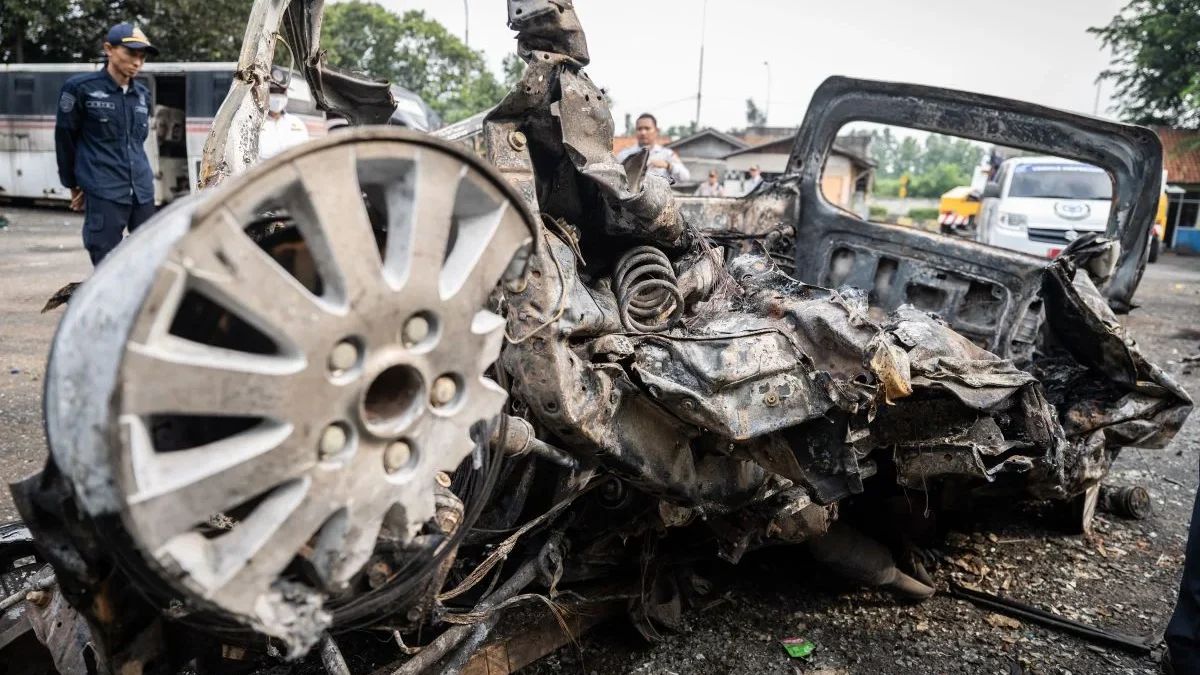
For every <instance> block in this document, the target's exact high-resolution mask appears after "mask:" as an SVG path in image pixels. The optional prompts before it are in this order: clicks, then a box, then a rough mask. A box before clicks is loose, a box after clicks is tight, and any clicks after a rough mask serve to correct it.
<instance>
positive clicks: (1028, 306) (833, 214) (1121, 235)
mask: <svg viewBox="0 0 1200 675" xmlns="http://www.w3.org/2000/svg"><path fill="white" fill-rule="evenodd" d="M851 122H874V123H878V124H889V125H895V126H900V127H907V128H911V129H917V130H922V131H929V132H935V133H942V134H947V135H952V136H958V137H962V138H967V139H971V140H976V141H982V142H987V143H993V144H997V145H1002V146H1008V147H1013V148H1020V149H1023V150H1029V151H1032V152H1039V153H1044V154H1048V155H1053V156H1058V157H1065V158H1069V159H1075V160H1079V161H1082V162H1086V163H1088V164H1093V165H1095V166H1099V167H1101V168H1103V169H1105V170H1106V171H1108V172H1109V175H1110V176H1111V177H1112V178H1113V181H1114V190H1113V195H1114V196H1113V208H1112V209H1111V212H1110V216H1109V222H1108V229H1107V235H1108V236H1109V237H1110V238H1112V239H1115V240H1117V241H1119V242H1120V244H1121V255H1120V257H1119V259H1118V261H1117V264H1116V268H1115V270H1114V271H1113V274H1112V276H1111V279H1110V280H1109V282H1108V284H1107V286H1106V287H1105V289H1104V291H1105V294H1106V296H1107V298H1108V300H1109V303H1110V305H1111V306H1112V307H1113V309H1114V310H1116V311H1118V312H1126V311H1128V310H1129V309H1130V308H1132V306H1133V305H1132V298H1133V294H1134V291H1135V290H1136V289H1137V285H1138V282H1139V281H1140V280H1141V275H1142V272H1143V270H1144V269H1145V264H1146V255H1147V252H1148V241H1147V238H1148V236H1149V232H1150V228H1151V227H1152V224H1153V218H1154V211H1155V207H1156V201H1157V199H1158V191H1159V181H1160V180H1161V175H1162V161H1163V160H1162V145H1161V143H1160V142H1159V140H1158V137H1157V136H1155V134H1154V133H1153V132H1152V131H1150V130H1149V129H1146V128H1143V127H1135V126H1130V125H1125V124H1118V123H1115V122H1108V121H1105V120H1101V119H1096V118H1092V117H1087V116H1083V115H1077V114H1072V113H1068V112H1064V111H1061V110H1055V109H1053V108H1047V107H1044V106H1039V105H1034V104H1030V103H1024V102H1019V101H1013V100H1009V99H1003V98H998V97H994V96H985V95H981V94H973V93H968V92H962V91H955V90H950V89H942V88H937V87H928V86H922V85H912V84H902V83H893V82H879V81H872V80H859V79H852V78H846V77H831V78H829V79H827V80H825V82H824V83H822V84H821V86H820V87H818V89H817V91H816V92H815V93H814V95H813V98H812V102H811V103H810V105H809V108H808V113H807V114H806V115H805V118H804V122H803V124H802V125H801V127H800V131H799V133H798V134H797V136H796V141H795V143H794V145H793V147H792V152H791V156H790V157H789V159H788V170H787V171H788V174H789V175H795V176H799V184H800V185H799V189H800V199H799V200H798V205H797V210H796V213H795V223H796V270H797V276H798V278H800V279H801V280H803V281H805V282H808V283H816V284H829V283H830V282H831V281H837V280H836V279H831V271H832V264H833V256H834V253H835V252H836V251H838V250H840V249H839V247H840V246H841V247H850V249H849V250H857V251H859V252H861V251H863V250H864V248H865V249H866V252H867V253H868V258H871V257H873V258H874V259H875V262H876V264H877V265H878V264H879V263H880V262H881V261H882V258H883V257H886V258H889V259H891V260H892V261H893V262H892V264H895V261H897V260H907V261H908V262H909V263H914V264H911V265H909V268H910V269H909V272H911V273H913V274H915V275H916V276H918V277H919V276H922V275H924V276H926V277H929V278H928V281H930V282H931V283H933V284H935V285H936V284H937V283H938V280H939V279H941V280H945V279H946V274H947V273H949V274H950V275H952V277H953V278H957V279H960V280H961V279H967V280H975V281H977V282H978V283H980V284H982V286H981V288H989V287H990V292H991V295H995V296H997V298H996V299H997V300H998V301H1003V308H1002V309H1001V310H1000V314H1001V316H999V317H998V318H997V320H996V321H995V322H994V324H992V325H984V326H980V325H974V326H972V325H971V321H969V320H967V319H968V317H965V316H959V314H960V312H959V311H958V310H960V309H962V308H964V306H965V305H964V304H963V302H962V301H963V297H962V295H963V294H962V293H959V294H958V297H957V298H954V297H951V298H950V299H949V301H948V303H949V304H948V305H947V306H946V307H944V308H943V309H944V310H947V311H946V312H945V314H948V315H943V318H944V319H946V320H947V321H948V322H949V323H950V324H951V325H953V326H954V327H955V328H957V329H959V330H960V331H962V332H964V333H965V334H968V335H971V336H972V337H976V338H977V339H978V338H983V337H984V336H983V335H981V334H980V333H989V332H990V333H991V336H990V344H988V345H986V346H988V348H989V349H991V350H992V351H994V352H996V353H998V354H1000V355H1003V356H1010V355H1012V356H1015V354H1013V353H1012V352H1013V351H1014V349H1015V342H1014V340H1016V341H1019V342H1022V343H1024V342H1025V341H1026V340H1027V339H1029V337H1030V336H1029V335H1028V333H1029V332H1030V330H1031V329H1032V330H1036V321H1035V320H1034V317H1033V316H1032V315H1033V314H1034V313H1035V310H1036V307H1037V302H1038V301H1037V292H1038V289H1039V288H1040V276H1041V275H1040V274H1039V273H1038V272H1039V270H1040V269H1041V268H1043V267H1044V266H1045V265H1046V261H1044V260H1041V259H1038V258H1035V257H1033V256H1028V255H1025V254H1022V253H1017V252H1014V251H1008V250H1004V249H999V248H993V247H989V246H985V245H983V244H979V243H977V242H974V241H968V240H964V239H957V238H951V237H946V236H943V235H940V234H934V233H930V232H925V231H921V230H916V229H912V228H906V227H901V226H896V225H887V224H880V223H871V222H867V221H865V220H862V219H860V218H858V217H857V216H855V215H853V214H850V213H848V212H846V211H844V210H842V209H840V208H838V207H836V206H834V205H833V204H831V203H829V202H828V201H827V200H826V199H825V197H824V195H823V194H822V193H821V189H820V186H821V174H822V172H823V170H824V164H825V160H826V158H827V156H828V154H829V151H830V149H831V147H832V145H833V142H834V139H835V138H836V137H837V134H838V132H839V131H840V130H841V129H842V127H843V126H845V125H846V124H848V123H851ZM851 258H853V255H851ZM866 262H867V263H868V265H867V266H868V267H874V266H871V265H869V261H866ZM851 264H852V265H853V264H854V263H853V262H852V263H851ZM899 266H900V267H901V268H903V267H905V264H904V263H903V262H901V263H900V265H899ZM939 270H940V271H939ZM893 271H894V270H893ZM902 271H903V270H902ZM858 272H859V274H858V276H859V277H864V278H858V279H853V281H856V282H859V283H851V285H859V286H860V287H865V288H871V284H870V282H871V281H872V280H874V279H875V278H876V276H877V275H878V274H879V272H878V270H877V269H871V270H870V271H868V270H866V269H862V270H858ZM867 275H869V276H867ZM849 276H850V277H853V276H854V275H853V274H850V275H849ZM911 277H912V275H910V276H909V277H906V276H905V275H904V274H901V275H900V281H902V282H905V283H907V282H908V281H910V280H911ZM863 281H866V282H867V283H865V284H864V283H862V282H863ZM975 281H973V282H972V284H973V283H975ZM971 292H975V289H974V286H972V289H971ZM953 295H954V294H953V293H951V296H953ZM897 297H900V294H893V298H892V300H893V302H891V303H888V302H886V301H884V302H881V303H880V304H881V305H882V306H883V307H884V308H885V309H888V310H891V309H895V306H894V305H897V304H900V303H899V302H897V301H896V298H897ZM955 303H957V304H955ZM873 304H874V303H873ZM889 305H893V306H889ZM950 305H955V306H950ZM976 314H978V312H977V313H976ZM976 318H978V317H976ZM973 329H974V330H973ZM1018 351H1019V350H1018Z"/></svg>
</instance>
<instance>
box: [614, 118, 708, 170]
mask: <svg viewBox="0 0 1200 675" xmlns="http://www.w3.org/2000/svg"><path fill="white" fill-rule="evenodd" d="M637 142H638V144H637V145H636V146H633V147H629V148H625V149H624V150H622V151H621V154H619V155H617V161H618V162H624V161H625V160H626V159H628V158H629V157H631V156H633V154H634V153H636V152H638V151H639V150H641V149H643V148H646V149H647V150H648V151H649V152H650V159H649V163H648V164H647V167H648V168H647V169H646V173H647V174H651V175H655V176H662V177H663V178H666V179H667V180H671V181H674V182H676V183H686V182H687V181H688V179H690V178H691V177H692V174H691V173H689V172H688V170H687V167H686V166H684V165H683V160H681V159H679V155H678V154H677V153H676V152H675V151H674V150H669V149H667V148H664V147H663V146H661V145H659V144H658V120H657V119H655V118H654V115H651V114H650V113H642V116H641V117H639V118H637Z"/></svg>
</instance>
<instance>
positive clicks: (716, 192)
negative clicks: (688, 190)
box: [696, 170, 725, 197]
mask: <svg viewBox="0 0 1200 675" xmlns="http://www.w3.org/2000/svg"><path fill="white" fill-rule="evenodd" d="M696 196H697V197H724V196H725V187H724V186H723V185H721V179H720V176H718V175H717V172H716V170H713V171H709V172H708V182H707V183H704V184H703V185H701V186H700V187H699V188H697V189H696Z"/></svg>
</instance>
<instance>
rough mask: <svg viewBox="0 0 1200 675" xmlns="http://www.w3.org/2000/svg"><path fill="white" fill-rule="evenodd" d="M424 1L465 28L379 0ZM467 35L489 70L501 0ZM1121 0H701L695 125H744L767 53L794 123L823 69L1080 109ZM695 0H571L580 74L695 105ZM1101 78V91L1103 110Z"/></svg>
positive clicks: (629, 101) (454, 14) (645, 104)
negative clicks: (578, 25)
mask: <svg viewBox="0 0 1200 675" xmlns="http://www.w3.org/2000/svg"><path fill="white" fill-rule="evenodd" d="M379 1H380V4H382V5H384V6H385V7H387V8H388V9H391V10H393V11H397V12H402V11H405V10H409V9H421V10H425V12H426V13H427V14H429V15H430V16H432V17H433V18H436V19H437V20H438V21H440V22H441V23H442V24H444V25H445V26H446V27H447V28H448V29H449V30H450V31H451V32H453V33H455V34H456V35H458V36H459V37H462V36H463V31H464V27H465V26H466V22H465V21H464V18H465V16H464V15H465V12H464V6H463V5H464V3H463V2H462V1H461V0H379ZM467 1H468V2H469V5H470V45H471V47H472V48H474V49H482V50H483V51H484V52H485V54H486V55H487V57H488V61H489V63H490V64H491V65H492V66H493V68H494V69H495V70H496V71H497V72H499V70H500V61H501V59H502V58H503V57H504V55H505V54H507V53H509V52H513V51H515V50H516V41H515V40H514V33H513V32H512V31H510V30H509V29H508V27H507V26H506V25H505V22H506V20H507V10H506V3H505V1H504V0H467ZM1126 1H1127V0H1005V1H1003V2H997V1H996V0H991V1H990V2H978V1H975V2H972V1H971V0H915V1H914V0H853V1H851V0H842V1H830V0H708V20H707V28H706V30H704V31H703V33H704V36H705V53H704V86H703V93H704V97H703V108H702V110H701V114H700V124H701V126H713V127H716V128H718V129H728V128H730V127H735V126H739V125H741V126H744V125H745V111H746V105H745V101H746V99H747V98H750V97H753V98H754V99H755V101H756V102H757V103H758V104H759V105H760V106H763V105H765V103H766V98H767V67H766V66H764V65H763V62H764V61H767V62H769V63H770V72H771V83H770V95H771V106H770V117H769V121H770V123H771V125H773V126H774V125H780V126H794V125H798V124H799V123H800V121H801V119H802V118H803V116H804V111H805V108H806V107H807V105H808V101H809V98H810V97H811V96H812V93H813V91H814V90H815V89H816V87H817V86H818V85H819V84H820V83H821V81H822V80H824V79H825V78H826V77H828V76H830V75H848V76H853V77H862V78H869V79H880V80H893V81H904V82H914V83H919V84H930V85H937V86H944V87H951V88H955V89H966V90H971V91H977V92H982V93H988V94H995V95H999V96H1006V97H1010V98H1017V99H1023V100H1027V101H1032V102H1035V103H1041V104H1044V105H1049V106H1053V107H1056V108H1063V109H1066V110H1073V111H1077V112H1083V113H1087V114H1091V113H1092V111H1093V107H1094V105H1095V102H1096V93H1097V88H1096V85H1095V79H1096V76H1097V75H1098V74H1099V72H1100V71H1101V70H1102V69H1103V68H1104V67H1105V66H1106V65H1107V62H1108V55H1107V54H1106V53H1105V52H1103V51H1101V49H1100V43H1099V41H1098V40H1097V39H1096V38H1095V37H1094V36H1092V35H1090V34H1088V33H1086V32H1085V31H1086V29H1087V28H1088V27H1089V26H1098V25H1104V24H1106V23H1108V21H1109V20H1110V19H1111V18H1112V17H1113V15H1114V14H1116V13H1117V12H1118V11H1119V10H1120V8H1121V7H1122V6H1123V5H1124V4H1126ZM703 6H704V0H575V8H576V11H577V12H578V14H579V17H580V20H581V21H582V22H583V27H584V31H585V32H586V34H587V37H588V46H589V49H590V51H591V56H592V64H591V65H590V66H589V67H588V72H589V73H590V74H591V77H592V80H593V81H594V82H596V83H597V84H599V85H600V86H601V87H606V88H607V89H608V90H609V92H610V94H611V95H612V96H613V97H614V99H615V101H616V106H615V109H614V110H613V117H614V118H615V120H616V122H617V129H618V133H620V131H621V130H622V129H623V128H624V115H625V114H626V113H631V114H633V115H635V116H636V115H637V114H638V113H640V112H642V111H649V112H652V113H654V114H655V115H657V116H658V118H659V122H660V124H661V125H662V126H664V127H666V126H669V125H672V124H684V123H687V122H690V121H691V120H692V119H693V118H694V117H695V114H696V101H695V93H696V84H697V76H698V67H699V54H700V39H701V34H702V31H701V24H702V21H701V14H702V8H703ZM1110 91H1111V86H1110V85H1108V84H1105V85H1104V86H1103V89H1102V92H1101V99H1100V113H1101V115H1104V114H1105V109H1106V108H1107V107H1108V103H1109V101H1108V95H1109V93H1110Z"/></svg>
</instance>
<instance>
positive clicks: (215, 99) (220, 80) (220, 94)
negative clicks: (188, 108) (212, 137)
mask: <svg viewBox="0 0 1200 675" xmlns="http://www.w3.org/2000/svg"><path fill="white" fill-rule="evenodd" d="M232 86H233V75H230V74H226V73H215V74H214V75H213V85H212V108H211V109H212V112H211V113H209V114H208V115H205V117H216V116H217V111H218V110H220V109H221V104H222V103H224V102H225V97H226V96H228V95H229V88H230V87H232Z"/></svg>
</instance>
